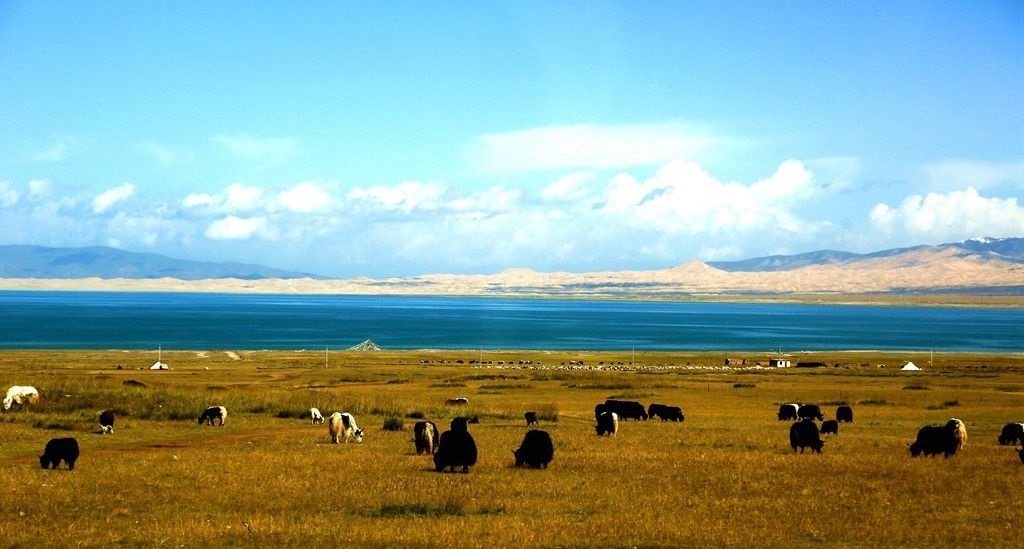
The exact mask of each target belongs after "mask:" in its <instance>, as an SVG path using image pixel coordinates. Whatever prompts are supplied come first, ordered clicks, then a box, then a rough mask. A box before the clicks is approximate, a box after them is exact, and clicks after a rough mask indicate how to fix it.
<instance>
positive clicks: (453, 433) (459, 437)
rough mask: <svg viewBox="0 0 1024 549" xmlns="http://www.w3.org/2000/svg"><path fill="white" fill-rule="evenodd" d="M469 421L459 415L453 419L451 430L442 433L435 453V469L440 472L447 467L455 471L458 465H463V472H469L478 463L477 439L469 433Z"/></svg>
mask: <svg viewBox="0 0 1024 549" xmlns="http://www.w3.org/2000/svg"><path fill="white" fill-rule="evenodd" d="M467 423H468V421H467V420H466V418H464V417H457V418H455V419H453V420H452V428H451V430H450V431H445V432H444V433H443V434H441V443H440V444H439V445H438V448H437V453H435V454H434V469H435V470H437V472H438V473H440V472H441V471H444V470H445V469H446V468H451V471H452V472H455V468H456V467H462V472H463V473H468V472H469V468H470V467H471V466H473V465H476V458H477V452H476V441H474V440H473V435H471V434H469V428H468V427H467Z"/></svg>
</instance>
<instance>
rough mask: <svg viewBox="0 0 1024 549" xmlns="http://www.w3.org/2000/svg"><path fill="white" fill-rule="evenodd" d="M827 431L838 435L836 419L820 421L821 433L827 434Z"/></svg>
mask: <svg viewBox="0 0 1024 549" xmlns="http://www.w3.org/2000/svg"><path fill="white" fill-rule="evenodd" d="M829 433H831V434H833V435H838V434H839V422H838V421H836V420H834V419H830V420H828V421H823V422H821V434H823V435H824V434H829Z"/></svg>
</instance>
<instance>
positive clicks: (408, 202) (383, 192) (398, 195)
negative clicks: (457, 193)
mask: <svg viewBox="0 0 1024 549" xmlns="http://www.w3.org/2000/svg"><path fill="white" fill-rule="evenodd" d="M447 191H448V187H447V186H445V185H441V184H438V183H420V182H418V181H406V182H403V183H399V184H398V185H395V186H391V187H389V186H385V185H378V186H374V187H369V188H366V189H363V188H361V187H356V188H355V189H352V190H351V191H349V193H348V197H349V198H350V199H352V200H358V201H366V202H369V203H371V204H374V205H376V206H377V207H380V208H383V209H385V210H397V211H400V212H404V213H409V212H411V211H413V210H416V209H423V210H432V209H436V208H438V207H439V206H440V204H441V201H442V199H443V197H444V195H445V193H446V192H447Z"/></svg>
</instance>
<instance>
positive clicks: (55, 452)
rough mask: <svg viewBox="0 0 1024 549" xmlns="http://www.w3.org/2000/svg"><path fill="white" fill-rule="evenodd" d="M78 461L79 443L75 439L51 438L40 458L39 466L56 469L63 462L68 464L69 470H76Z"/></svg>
mask: <svg viewBox="0 0 1024 549" xmlns="http://www.w3.org/2000/svg"><path fill="white" fill-rule="evenodd" d="M76 460H78V441H77V440H75V439H73V438H51V439H50V442H47V443H46V448H45V449H43V455H41V456H39V466H40V467H42V468H43V469H47V468H50V469H56V468H57V466H58V465H60V462H61V461H64V463H67V464H68V470H69V471H73V470H74V469H75V461H76Z"/></svg>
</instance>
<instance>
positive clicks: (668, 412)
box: [647, 404, 686, 421]
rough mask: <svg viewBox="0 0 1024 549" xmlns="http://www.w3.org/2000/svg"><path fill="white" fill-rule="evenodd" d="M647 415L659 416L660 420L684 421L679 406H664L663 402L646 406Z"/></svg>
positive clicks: (684, 418)
mask: <svg viewBox="0 0 1024 549" xmlns="http://www.w3.org/2000/svg"><path fill="white" fill-rule="evenodd" d="M647 415H648V417H652V418H654V417H657V418H661V420H662V421H685V420H686V417H685V416H683V410H682V408H680V407H679V406H666V405H664V404H651V405H650V406H648V407H647Z"/></svg>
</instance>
